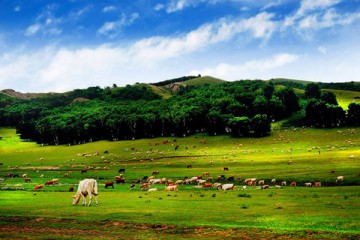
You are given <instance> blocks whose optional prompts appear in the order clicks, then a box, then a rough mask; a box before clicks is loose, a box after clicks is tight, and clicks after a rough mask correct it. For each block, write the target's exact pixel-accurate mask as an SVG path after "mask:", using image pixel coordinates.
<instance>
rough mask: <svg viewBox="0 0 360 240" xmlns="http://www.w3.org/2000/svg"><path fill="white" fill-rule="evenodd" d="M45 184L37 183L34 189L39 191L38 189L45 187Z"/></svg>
mask: <svg viewBox="0 0 360 240" xmlns="http://www.w3.org/2000/svg"><path fill="white" fill-rule="evenodd" d="M43 187H44V186H43V185H36V186H35V187H34V191H37V190H39V189H41V188H43Z"/></svg>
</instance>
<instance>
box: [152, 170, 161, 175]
mask: <svg viewBox="0 0 360 240" xmlns="http://www.w3.org/2000/svg"><path fill="white" fill-rule="evenodd" d="M158 174H160V172H159V171H153V172H152V175H158Z"/></svg>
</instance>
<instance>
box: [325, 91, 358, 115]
mask: <svg viewBox="0 0 360 240" xmlns="http://www.w3.org/2000/svg"><path fill="white" fill-rule="evenodd" d="M324 91H327V92H332V93H334V94H335V95H336V99H337V101H338V103H339V105H340V106H341V107H342V108H343V109H344V110H347V109H348V106H349V104H350V103H352V102H353V101H354V100H355V102H356V103H359V99H357V100H356V99H355V98H356V97H357V98H359V97H360V93H359V92H355V91H346V90H335V89H324Z"/></svg>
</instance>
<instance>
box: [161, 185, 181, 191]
mask: <svg viewBox="0 0 360 240" xmlns="http://www.w3.org/2000/svg"><path fill="white" fill-rule="evenodd" d="M164 190H165V191H178V185H171V186H165V189H164Z"/></svg>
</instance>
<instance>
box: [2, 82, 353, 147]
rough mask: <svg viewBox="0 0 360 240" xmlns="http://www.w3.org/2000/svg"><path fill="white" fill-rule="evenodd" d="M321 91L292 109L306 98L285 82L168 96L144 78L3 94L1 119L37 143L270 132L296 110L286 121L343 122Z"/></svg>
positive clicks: (313, 87) (311, 87)
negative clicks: (22, 96) (34, 94)
mask: <svg viewBox="0 0 360 240" xmlns="http://www.w3.org/2000/svg"><path fill="white" fill-rule="evenodd" d="M189 77H191V78H192V77H193V76H189ZM189 77H184V78H178V79H176V81H179V80H187V79H189ZM169 81H170V80H169ZM171 81H175V79H173V80H171ZM306 87H307V91H308V93H307V94H306V95H307V96H308V97H309V96H312V97H316V98H317V97H320V95H318V93H319V90H320V89H319V87H318V85H317V84H308V85H306ZM321 97H322V100H316V101H310V102H308V103H307V102H306V103H304V106H305V107H304V109H305V110H303V111H300V113H302V114H296V115H294V113H296V112H298V111H299V110H300V109H301V107H300V104H299V101H305V100H301V99H299V98H298V96H297V95H296V94H295V93H294V91H293V89H291V88H289V87H286V88H281V89H280V88H279V89H276V90H275V88H274V85H273V83H272V82H270V83H269V82H265V81H261V80H256V81H251V80H241V81H235V82H223V83H219V84H216V85H199V86H192V87H186V88H185V87H184V89H183V90H182V91H181V92H180V93H179V94H175V95H174V96H173V97H171V98H169V99H161V98H160V96H159V95H157V94H156V93H155V92H154V91H153V90H152V89H151V87H150V86H149V85H147V84H135V85H127V86H125V87H117V86H115V85H114V86H113V87H112V88H110V87H106V88H104V89H102V88H100V87H89V88H87V89H82V90H81V89H76V90H74V91H71V92H68V93H64V94H56V95H51V96H46V97H42V98H33V99H31V100H19V99H15V98H11V97H8V96H6V95H3V94H0V125H1V126H16V128H17V131H18V132H19V133H21V136H22V137H23V138H27V139H31V140H34V141H37V142H39V143H48V144H70V145H73V144H80V143H85V142H89V141H97V140H102V139H108V140H122V139H138V138H153V137H159V136H187V135H191V134H195V133H200V132H206V133H208V134H210V135H218V134H232V136H234V137H242V136H257V137H262V136H265V135H268V134H269V133H270V131H271V122H272V121H278V120H282V119H285V118H289V117H291V116H296V117H293V118H290V120H289V121H288V122H287V123H288V124H289V123H290V124H293V123H294V124H299V125H300V124H301V125H309V126H315V127H336V126H342V125H344V124H345V120H346V115H345V112H344V111H343V110H342V109H341V108H340V107H339V106H337V105H335V103H336V98H335V97H334V95H333V94H331V93H323V95H321ZM75 99H77V101H74V100H75ZM357 106H358V105H354V106H351V108H350V109H349V113H348V115H349V117H350V118H349V119H348V120H347V122H348V123H349V124H350V125H351V124H352V125H356V124H357V123H358V122H359V121H358V119H359V117H358V116H359V114H358V110H357Z"/></svg>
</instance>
